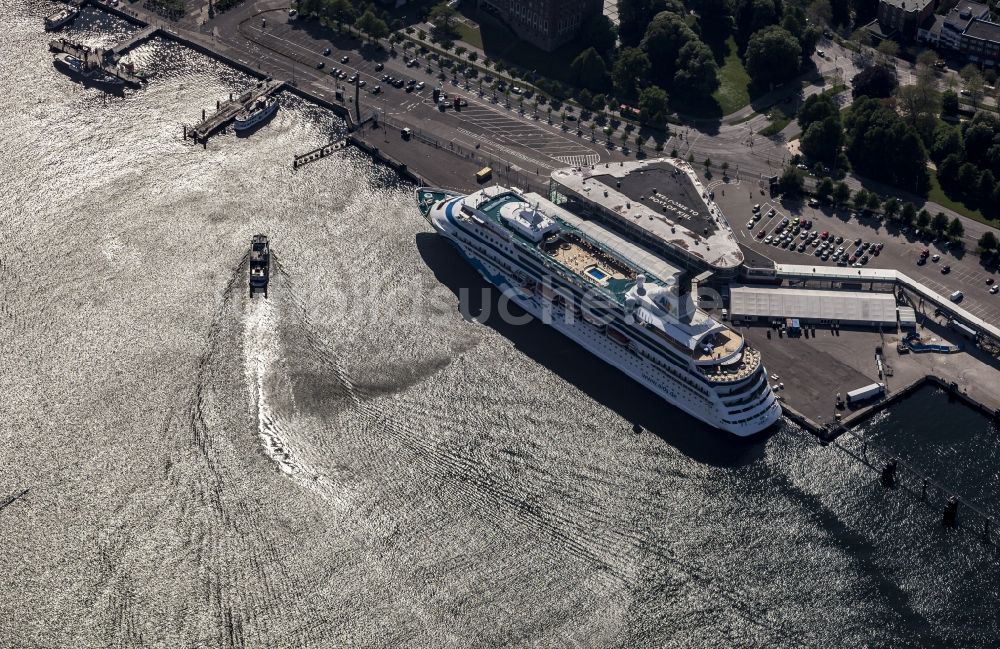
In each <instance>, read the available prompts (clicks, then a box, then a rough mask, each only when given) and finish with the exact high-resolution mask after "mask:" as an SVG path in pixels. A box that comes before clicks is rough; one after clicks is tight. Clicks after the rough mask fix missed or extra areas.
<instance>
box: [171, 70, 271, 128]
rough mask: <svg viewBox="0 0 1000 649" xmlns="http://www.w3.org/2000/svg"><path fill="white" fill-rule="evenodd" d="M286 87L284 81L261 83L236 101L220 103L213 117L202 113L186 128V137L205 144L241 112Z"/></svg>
mask: <svg viewBox="0 0 1000 649" xmlns="http://www.w3.org/2000/svg"><path fill="white" fill-rule="evenodd" d="M284 85H285V82H284V81H266V82H265V81H261V82H260V83H258V84H257V87H255V88H253V89H252V90H248V91H246V92H244V93H243V94H242V95H240V96H239V97H236V98H235V99H234V98H232V97H230V99H229V101H224V102H220V103H219V104H218V106H217V109H216V111H215V112H214V113H213V114H211V115H206V113H205V111H204V110H203V111H202V112H201V116H202V119H201V121H200V122H198V123H197V124H195V125H194V126H192V127H191V128H185V130H184V137H185V138H187V137H191V138H192V139H194V141H195V142H202V143H204V142H205V141H206V140H207V139H208V137H209V136H210V135H212V133H215V132H216V131H217V130H219V129H220V128H222V127H223V126H225V125H226V124H228V123H229V121H230V120H232V119H233V118H234V117H236V116H237V115H238V114H239V113H240V111H242V110H244V109H246V108H247V107H249V106H250V105H252V104H253V103H254V102H255V101H257V100H258V99H262V98H264V97H268V96H270V95H273V94H274V93H276V92H278V91H279V90H281V89H282V88H283V87H284Z"/></svg>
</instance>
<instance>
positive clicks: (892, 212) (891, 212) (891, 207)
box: [882, 196, 899, 220]
mask: <svg viewBox="0 0 1000 649" xmlns="http://www.w3.org/2000/svg"><path fill="white" fill-rule="evenodd" d="M882 213H883V214H885V218H887V219H890V220H893V219H895V218H896V216H897V215H898V214H899V199H897V198H896V197H895V196H890V197H889V198H887V199H885V203H883V204H882Z"/></svg>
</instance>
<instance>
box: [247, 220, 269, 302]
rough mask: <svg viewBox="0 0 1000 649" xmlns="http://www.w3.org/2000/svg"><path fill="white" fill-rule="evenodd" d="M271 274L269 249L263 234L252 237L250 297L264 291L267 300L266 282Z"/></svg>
mask: <svg viewBox="0 0 1000 649" xmlns="http://www.w3.org/2000/svg"><path fill="white" fill-rule="evenodd" d="M270 273H271V247H270V245H268V242H267V237H266V236H264V235H263V234H255V235H253V239H252V240H251V241H250V297H253V294H254V292H256V291H264V299H267V282H268V278H269V275H270Z"/></svg>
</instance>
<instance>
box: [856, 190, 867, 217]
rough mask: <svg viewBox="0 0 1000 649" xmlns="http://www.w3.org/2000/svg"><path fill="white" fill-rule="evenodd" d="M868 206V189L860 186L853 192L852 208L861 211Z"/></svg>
mask: <svg viewBox="0 0 1000 649" xmlns="http://www.w3.org/2000/svg"><path fill="white" fill-rule="evenodd" d="M867 207H868V190H867V189H864V188H861V189H859V190H858V191H857V192H855V193H854V209H856V210H857V211H859V212H860V211H862V210H864V209H866V208H867Z"/></svg>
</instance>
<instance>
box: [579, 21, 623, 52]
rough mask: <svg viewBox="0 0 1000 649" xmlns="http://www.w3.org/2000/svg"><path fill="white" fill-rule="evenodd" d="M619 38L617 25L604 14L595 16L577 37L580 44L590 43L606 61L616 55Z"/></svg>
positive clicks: (585, 24) (584, 25) (581, 29)
mask: <svg viewBox="0 0 1000 649" xmlns="http://www.w3.org/2000/svg"><path fill="white" fill-rule="evenodd" d="M617 38H618V30H617V28H615V24H614V23H613V22H611V19H610V18H608V17H607V16H605V15H604V14H602V13H599V14H596V15H594V16H593V17H592V18H591V19H590V20H588V21H587V22H586V23H584V24H583V26H582V27H581V28H580V33H579V35H578V36H577V40H578V41H579V42H581V43H588V44H589V45H590V46H591V47H594V48H595V49H596V50H597V51H598V53H600V55H601V56H602V57H605V58H606V59H608V58H609V57H611V56H613V55H614V51H615V40H616V39H617Z"/></svg>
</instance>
